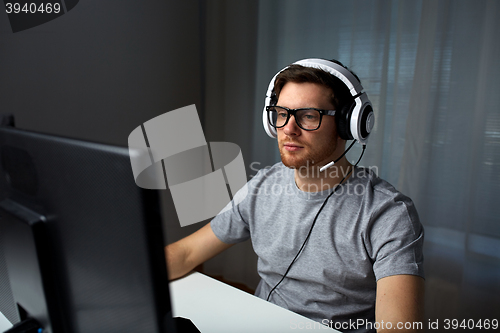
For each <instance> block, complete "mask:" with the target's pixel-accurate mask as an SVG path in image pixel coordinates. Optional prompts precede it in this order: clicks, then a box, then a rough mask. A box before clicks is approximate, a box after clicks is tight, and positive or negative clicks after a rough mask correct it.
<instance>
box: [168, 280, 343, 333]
mask: <svg viewBox="0 0 500 333" xmlns="http://www.w3.org/2000/svg"><path fill="white" fill-rule="evenodd" d="M170 293H171V298H172V308H173V309H172V310H173V314H174V316H175V317H176V316H179V317H184V318H189V319H191V320H192V321H193V323H194V324H195V325H196V326H197V327H198V329H199V330H200V331H201V332H202V333H225V332H231V333H234V332H238V333H240V332H241V333H245V332H248V333H255V332H259V333H267V332H272V333H280V332H296V331H305V332H309V331H311V330H312V331H324V332H338V331H335V330H333V329H330V328H328V327H326V326H324V325H321V324H319V323H318V322H315V321H312V320H310V319H308V318H306V317H303V316H301V315H298V314H296V313H294V312H291V311H288V310H286V309H283V308H281V307H279V306H277V305H274V304H272V303H269V302H266V301H264V300H262V299H260V298H258V297H256V296H253V295H251V294H248V293H246V292H243V291H241V290H239V289H236V288H233V287H231V286H229V285H227V284H225V283H222V282H219V281H217V280H215V279H212V278H210V277H208V276H206V275H203V274H200V273H193V274H191V275H188V276H186V277H184V278H182V279H179V280H176V281H173V282H171V283H170Z"/></svg>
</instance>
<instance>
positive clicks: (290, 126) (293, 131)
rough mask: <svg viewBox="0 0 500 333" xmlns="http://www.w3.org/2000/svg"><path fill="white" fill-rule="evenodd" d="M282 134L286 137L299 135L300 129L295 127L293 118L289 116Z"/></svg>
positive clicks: (297, 126)
mask: <svg viewBox="0 0 500 333" xmlns="http://www.w3.org/2000/svg"><path fill="white" fill-rule="evenodd" d="M283 133H285V134H286V135H292V136H294V135H299V134H300V127H299V125H297V122H296V121H295V116H294V115H290V119H288V123H287V124H286V125H285V126H284V127H283Z"/></svg>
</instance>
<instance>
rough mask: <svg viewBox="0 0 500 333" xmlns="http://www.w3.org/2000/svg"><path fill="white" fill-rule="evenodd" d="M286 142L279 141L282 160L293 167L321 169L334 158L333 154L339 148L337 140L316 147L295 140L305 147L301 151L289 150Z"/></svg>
mask: <svg viewBox="0 0 500 333" xmlns="http://www.w3.org/2000/svg"><path fill="white" fill-rule="evenodd" d="M286 142H290V141H286ZM286 142H280V143H279V151H280V156H281V161H282V162H283V164H284V165H285V166H286V167H288V168H291V169H301V168H307V169H309V168H311V167H315V168H318V169H319V168H320V167H322V166H323V165H325V164H326V163H329V162H331V161H332V160H333V155H334V153H335V150H336V149H337V142H336V141H334V142H330V143H328V144H320V145H317V146H316V147H311V146H309V145H306V144H303V143H301V142H295V141H293V142H294V143H297V144H299V145H301V146H302V147H303V148H302V149H300V150H299V151H287V150H286V149H285V147H284V143H286Z"/></svg>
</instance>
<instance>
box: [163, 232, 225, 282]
mask: <svg viewBox="0 0 500 333" xmlns="http://www.w3.org/2000/svg"><path fill="white" fill-rule="evenodd" d="M232 245H233V244H226V243H224V242H222V241H220V240H219V239H218V238H217V236H215V234H214V232H213V231H212V228H211V227H210V223H208V224H207V225H205V226H204V227H202V228H201V229H199V230H198V231H196V232H194V233H192V234H191V235H189V236H187V237H185V238H183V239H181V240H179V241H177V242H175V243H173V244H170V245H167V246H166V247H165V257H166V258H167V267H168V275H169V279H170V280H173V279H177V278H179V277H181V276H183V275H185V274H186V273H188V272H190V271H191V270H192V269H193V268H195V267H196V266H198V265H200V264H202V263H204V262H205V261H207V260H208V259H210V258H212V257H214V256H216V255H217V254H219V253H221V252H222V251H224V250H226V249H228V248H230V247H231V246H232Z"/></svg>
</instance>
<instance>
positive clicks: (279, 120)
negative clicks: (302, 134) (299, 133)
mask: <svg viewBox="0 0 500 333" xmlns="http://www.w3.org/2000/svg"><path fill="white" fill-rule="evenodd" d="M266 111H267V119H268V121H269V124H270V125H271V126H272V127H274V128H282V127H284V126H285V125H286V124H288V120H289V119H290V116H291V115H293V117H294V118H295V122H296V123H297V125H298V126H299V127H300V128H302V129H303V130H305V131H314V130H317V129H318V128H319V126H320V125H321V119H322V118H323V115H329V116H333V115H335V110H321V109H316V108H303V109H289V108H286V107H284V106H266Z"/></svg>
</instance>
